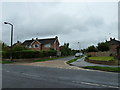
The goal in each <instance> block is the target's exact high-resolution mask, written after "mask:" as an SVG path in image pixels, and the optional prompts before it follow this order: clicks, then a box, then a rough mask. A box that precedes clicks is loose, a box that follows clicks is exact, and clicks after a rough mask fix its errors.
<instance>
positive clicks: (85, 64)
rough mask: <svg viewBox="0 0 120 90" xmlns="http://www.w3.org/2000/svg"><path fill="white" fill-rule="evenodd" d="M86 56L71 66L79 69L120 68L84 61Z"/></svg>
mask: <svg viewBox="0 0 120 90" xmlns="http://www.w3.org/2000/svg"><path fill="white" fill-rule="evenodd" d="M84 60H85V56H84V57H82V58H81V59H78V60H77V61H75V62H72V63H70V64H71V65H74V66H77V67H85V66H102V67H120V66H112V65H101V64H94V63H89V62H86V61H84Z"/></svg>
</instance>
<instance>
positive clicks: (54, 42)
mask: <svg viewBox="0 0 120 90" xmlns="http://www.w3.org/2000/svg"><path fill="white" fill-rule="evenodd" d="M22 45H24V46H25V47H27V48H29V49H32V50H38V51H41V50H49V49H50V48H51V49H54V50H57V51H59V50H60V48H59V40H58V37H57V36H56V37H55V38H46V39H38V38H36V39H33V38H32V40H25V41H24V42H23V43H22Z"/></svg>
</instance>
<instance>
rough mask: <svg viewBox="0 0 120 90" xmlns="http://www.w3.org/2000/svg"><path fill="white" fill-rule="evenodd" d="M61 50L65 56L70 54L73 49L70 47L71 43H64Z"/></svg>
mask: <svg viewBox="0 0 120 90" xmlns="http://www.w3.org/2000/svg"><path fill="white" fill-rule="evenodd" d="M60 51H61V54H62V55H63V56H68V55H71V54H72V50H71V48H69V43H64V45H63V46H62V47H61V50H60Z"/></svg>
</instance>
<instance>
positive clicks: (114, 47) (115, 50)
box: [106, 38, 120, 56]
mask: <svg viewBox="0 0 120 90" xmlns="http://www.w3.org/2000/svg"><path fill="white" fill-rule="evenodd" d="M106 42H107V43H108V44H109V46H110V49H109V52H110V53H111V54H112V55H115V56H116V55H118V54H119V49H120V41H119V40H116V39H115V38H113V39H112V38H110V41H106Z"/></svg>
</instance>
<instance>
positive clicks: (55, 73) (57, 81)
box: [2, 64, 118, 89]
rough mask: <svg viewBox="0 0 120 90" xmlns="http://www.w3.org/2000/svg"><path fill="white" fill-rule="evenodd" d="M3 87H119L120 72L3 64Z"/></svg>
mask: <svg viewBox="0 0 120 90" xmlns="http://www.w3.org/2000/svg"><path fill="white" fill-rule="evenodd" d="M2 87H3V88H106V89H107V88H109V89H110V88H112V89H113V88H115V89H118V73H113V72H102V71H94V70H81V69H79V70H78V69H64V68H54V67H51V68H50V67H40V66H30V65H15V64H3V65H2Z"/></svg>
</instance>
